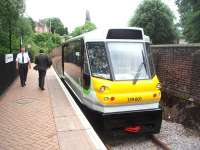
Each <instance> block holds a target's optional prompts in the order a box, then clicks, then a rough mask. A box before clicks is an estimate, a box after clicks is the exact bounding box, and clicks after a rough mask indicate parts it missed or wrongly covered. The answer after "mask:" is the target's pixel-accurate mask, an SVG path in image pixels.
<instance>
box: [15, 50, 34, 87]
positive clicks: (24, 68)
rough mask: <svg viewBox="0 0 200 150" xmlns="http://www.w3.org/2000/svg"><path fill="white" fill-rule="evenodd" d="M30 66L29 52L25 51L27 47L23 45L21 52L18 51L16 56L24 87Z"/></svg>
mask: <svg viewBox="0 0 200 150" xmlns="http://www.w3.org/2000/svg"><path fill="white" fill-rule="evenodd" d="M28 66H29V68H31V62H30V58H29V56H28V53H26V52H25V48H24V47H22V48H21V52H20V53H18V54H17V57H16V69H17V70H19V76H20V81H21V86H22V87H24V86H26V79H27V73H28Z"/></svg>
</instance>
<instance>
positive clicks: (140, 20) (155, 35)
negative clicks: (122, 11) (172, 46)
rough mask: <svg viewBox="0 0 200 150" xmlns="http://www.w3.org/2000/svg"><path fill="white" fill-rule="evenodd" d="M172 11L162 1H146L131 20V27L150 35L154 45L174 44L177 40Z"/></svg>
mask: <svg viewBox="0 0 200 150" xmlns="http://www.w3.org/2000/svg"><path fill="white" fill-rule="evenodd" d="M173 20H174V15H173V13H172V11H171V10H170V9H169V8H168V7H167V6H166V5H165V4H164V3H163V2H162V1H161V0H144V1H143V2H142V3H141V4H140V5H139V7H138V8H137V10H136V12H135V14H134V16H133V17H132V18H131V19H130V21H129V25H130V26H138V27H142V28H143V29H144V32H145V34H147V35H149V36H150V38H151V39H152V43H153V44H165V43H173V42H174V40H175V39H176V38H177V30H176V26H175V25H174V22H173Z"/></svg>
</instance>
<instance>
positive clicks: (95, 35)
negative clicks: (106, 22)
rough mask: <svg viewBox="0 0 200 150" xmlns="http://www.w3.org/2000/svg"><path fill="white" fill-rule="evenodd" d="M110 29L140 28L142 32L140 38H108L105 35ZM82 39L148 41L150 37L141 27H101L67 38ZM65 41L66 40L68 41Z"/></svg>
mask: <svg viewBox="0 0 200 150" xmlns="http://www.w3.org/2000/svg"><path fill="white" fill-rule="evenodd" d="M112 29H122V30H126V29H129V30H140V31H141V32H142V39H114V38H112V39H108V38H107V35H108V32H109V30H112ZM81 38H82V39H84V42H85V43H86V42H93V41H128V42H129V41H130V42H150V39H149V37H148V36H146V35H144V32H143V29H142V28H138V27H125V28H103V29H96V30H93V31H90V32H87V33H84V34H82V35H79V36H77V37H74V38H72V39H69V40H68V41H74V40H76V39H81ZM68 41H67V42H68Z"/></svg>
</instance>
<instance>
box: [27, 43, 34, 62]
mask: <svg viewBox="0 0 200 150" xmlns="http://www.w3.org/2000/svg"><path fill="white" fill-rule="evenodd" d="M27 47H28V51H29V53H28V54H29V56H30V58H31V61H32V60H33V58H32V53H31V44H28V45H27Z"/></svg>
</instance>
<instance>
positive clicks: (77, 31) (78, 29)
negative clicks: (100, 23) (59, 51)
mask: <svg viewBox="0 0 200 150" xmlns="http://www.w3.org/2000/svg"><path fill="white" fill-rule="evenodd" d="M94 29H96V25H95V24H93V23H92V22H90V21H86V23H85V24H84V25H83V26H79V27H76V28H75V29H74V31H73V32H72V33H71V35H72V36H73V37H74V36H78V35H80V34H83V33H86V32H89V31H92V30H94Z"/></svg>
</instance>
